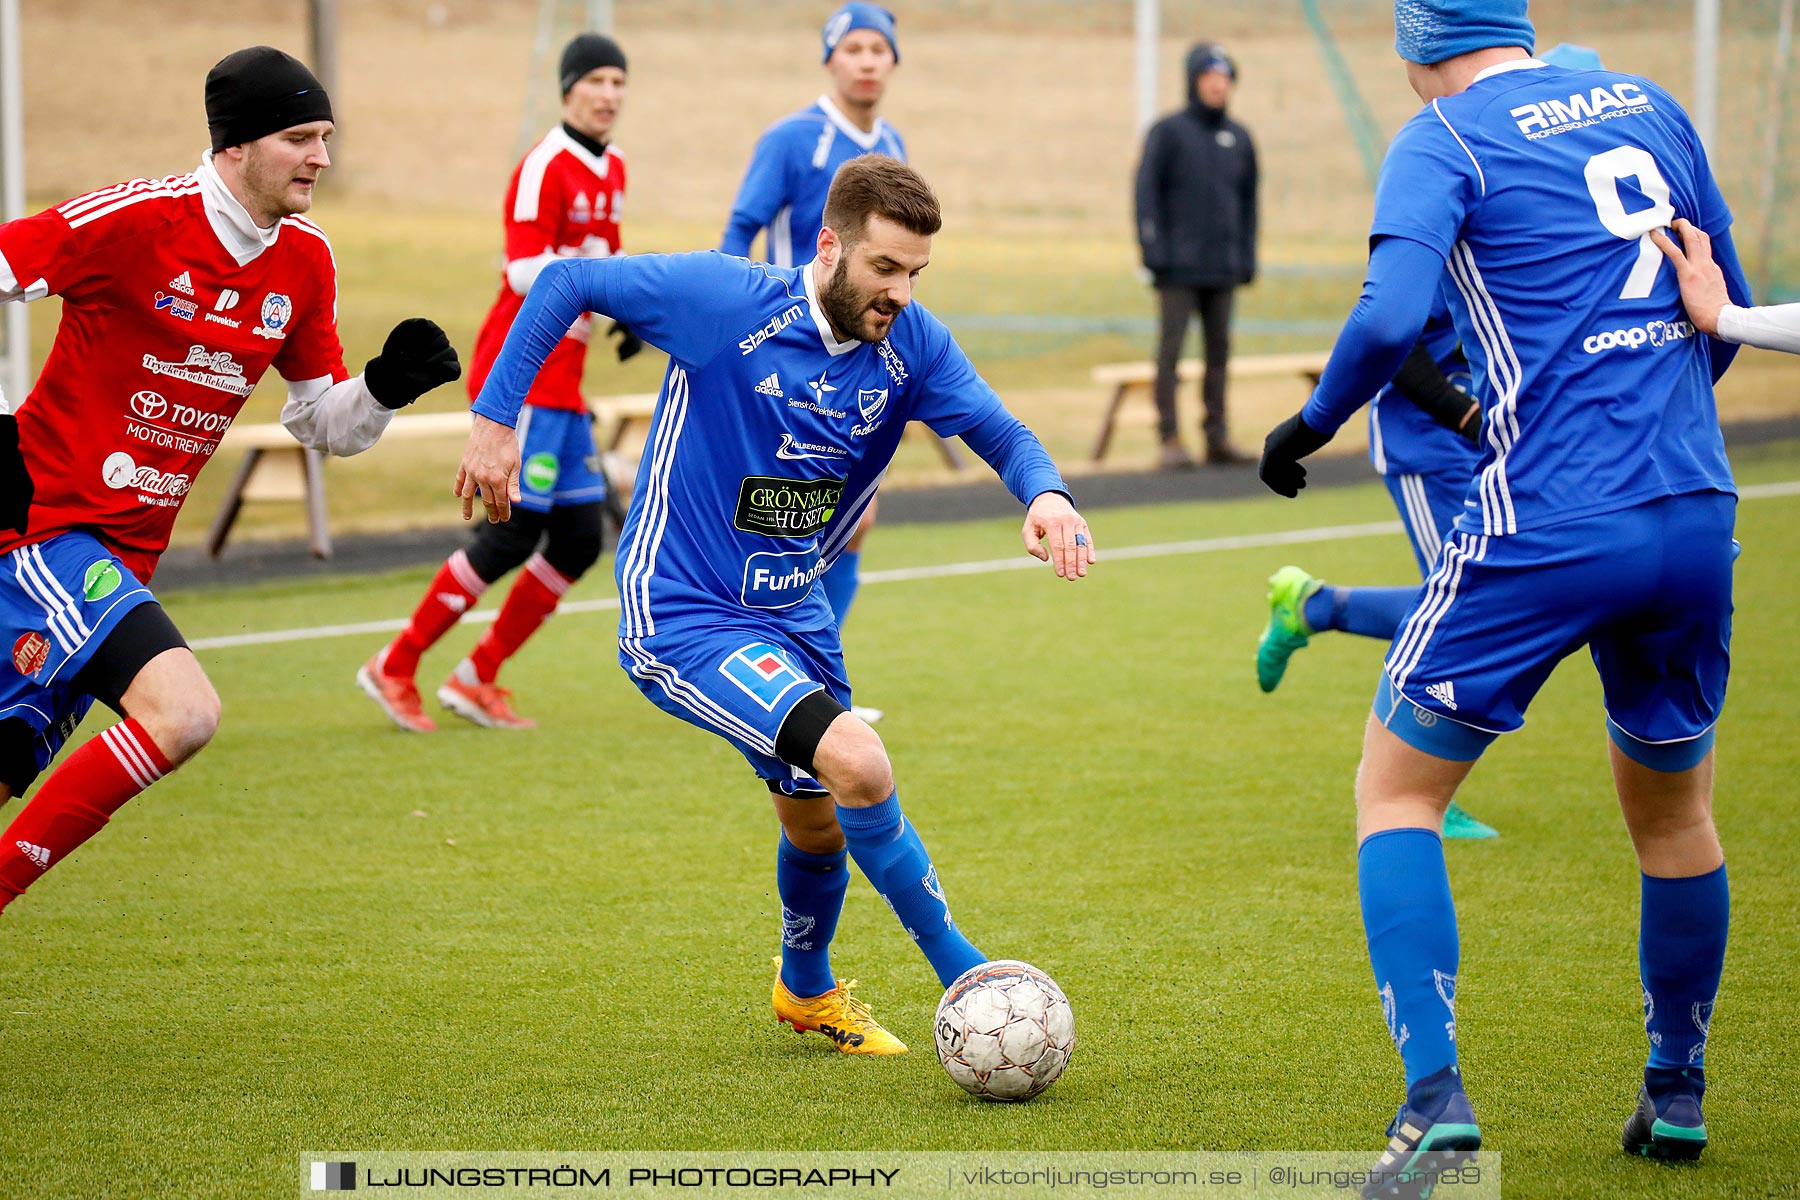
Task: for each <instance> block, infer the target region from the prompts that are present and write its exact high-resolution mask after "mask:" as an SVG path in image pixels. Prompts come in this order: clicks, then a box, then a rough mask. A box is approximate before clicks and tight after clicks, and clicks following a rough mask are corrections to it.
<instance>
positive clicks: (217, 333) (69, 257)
mask: <svg viewBox="0 0 1800 1200" xmlns="http://www.w3.org/2000/svg"><path fill="white" fill-rule="evenodd" d="M206 116H207V124H208V127H209V129H210V132H211V135H212V149H211V150H210V151H209V152H208V153H207V154H206V155H205V157H204V158H203V159H202V160H201V163H200V166H199V168H198V169H197V170H195V171H194V172H193V173H192V174H191V175H174V176H170V177H168V178H166V179H159V180H148V179H138V180H132V181H130V182H128V183H122V184H119V185H117V186H116V187H110V188H104V189H102V190H100V191H98V192H93V193H90V194H89V195H86V196H81V197H78V198H76V199H74V200H70V201H68V202H67V203H64V204H59V205H57V206H56V207H55V208H52V209H48V210H46V211H44V212H41V213H38V214H37V215H36V216H31V217H25V218H23V219H21V220H17V221H13V222H10V223H8V224H5V225H0V301H5V300H27V301H29V300H37V299H41V298H43V297H44V296H47V295H58V296H61V297H62V299H63V314H62V324H61V326H60V327H59V328H58V330H57V333H56V341H55V344H54V345H53V346H52V347H51V351H50V357H49V359H48V361H47V362H46V363H45V364H44V370H43V373H42V374H41V375H39V377H38V381H37V385H36V387H34V388H33V389H32V392H31V395H30V398H29V399H30V403H29V404H26V405H24V406H23V407H22V409H21V411H20V412H19V413H18V415H17V416H13V415H11V414H10V413H8V414H4V415H0V526H3V527H4V528H0V639H4V641H5V644H7V645H10V646H11V647H12V661H11V663H10V664H7V663H5V662H3V661H0V801H4V800H10V799H11V798H12V797H14V796H18V795H20V794H22V793H23V792H24V791H25V790H26V788H27V787H29V786H30V785H31V783H32V781H33V780H34V779H36V777H37V775H38V774H39V773H40V772H41V771H42V770H43V769H44V768H45V767H47V766H49V764H50V762H51V760H52V759H53V758H54V757H55V755H56V753H57V751H58V750H60V749H61V747H62V745H63V743H64V742H65V741H66V740H67V739H68V738H69V736H70V735H71V734H72V733H73V732H74V729H75V726H76V725H77V724H78V723H79V722H80V720H81V718H82V716H83V715H85V714H86V712H87V710H88V708H89V707H90V706H91V705H92V703H93V701H94V700H96V699H98V700H101V701H103V702H104V703H105V704H106V705H107V706H108V707H110V708H112V709H114V710H115V711H117V712H118V713H119V714H120V715H121V716H122V717H123V718H124V719H123V720H121V721H120V722H119V723H118V724H116V725H113V726H112V727H111V728H109V729H107V730H105V731H104V732H102V733H101V734H100V736H99V737H96V738H94V739H93V740H91V741H89V742H88V743H86V744H85V745H83V746H82V747H81V748H80V749H78V750H76V751H75V752H74V753H73V754H71V755H69V757H68V758H67V759H66V760H65V761H64V762H63V763H62V764H61V765H60V766H59V767H57V769H56V770H55V771H53V772H51V774H50V777H49V778H48V779H46V780H45V781H44V785H43V787H41V788H39V789H38V792H37V794H36V795H35V796H34V797H32V799H31V802H30V803H29V804H27V805H26V806H25V808H24V809H23V811H21V812H20V813H19V815H18V816H17V817H16V818H15V819H14V820H13V822H12V823H11V824H10V825H9V826H7V828H6V832H5V834H4V835H3V836H0V908H4V907H5V906H6V905H7V904H8V903H10V902H11V901H12V900H13V899H14V898H15V897H17V896H18V895H19V894H20V893H21V892H23V891H24V890H25V889H26V888H27V887H28V886H30V885H31V884H32V883H33V882H35V881H36V880H37V878H38V877H39V876H40V875H42V874H43V873H44V871H45V870H47V869H48V868H49V867H51V866H52V865H54V864H55V863H57V862H60V861H61V860H62V859H63V858H64V857H66V856H67V855H68V854H69V852H70V851H72V850H73V849H75V847H76V846H79V845H80V844H81V843H82V842H84V841H86V840H87V839H88V838H90V837H92V836H93V835H94V834H95V833H97V832H99V830H100V828H101V827H102V826H104V825H105V824H106V822H107V820H108V819H109V818H110V817H111V815H112V814H113V813H114V812H116V811H118V809H119V807H120V806H121V805H123V804H124V803H125V802H126V801H127V800H129V799H131V797H133V796H135V795H137V794H138V793H139V792H140V791H142V790H143V789H145V788H147V787H149V786H150V785H151V784H152V783H154V782H156V780H158V779H160V778H161V777H162V776H164V775H166V774H167V773H168V772H169V771H171V770H173V769H174V768H175V767H177V766H179V765H180V764H181V763H183V762H185V761H186V760H187V759H189V758H191V757H192V756H193V755H194V754H195V753H197V752H198V751H199V750H200V748H201V747H202V746H204V745H206V743H207V742H208V741H209V740H211V738H212V735H213V732H214V730H215V729H216V728H217V726H218V721H219V698H218V696H217V694H216V693H215V692H214V691H213V688H212V684H211V683H210V682H209V681H208V680H207V678H206V673H205V672H204V671H202V670H201V668H200V664H199V661H198V660H196V659H195V657H194V655H193V653H192V652H191V651H189V650H188V648H187V645H186V643H185V642H184V641H183V640H182V637H181V634H180V633H179V632H178V631H177V630H176V628H175V626H174V623H173V622H171V621H170V620H169V617H168V616H167V614H166V613H164V611H163V609H162V606H161V605H159V604H158V603H157V602H156V598H155V597H154V596H153V595H152V594H151V593H150V590H149V587H148V584H149V582H150V577H151V574H152V573H153V572H154V571H155V569H156V563H157V559H158V558H159V557H160V556H161V554H162V552H163V550H164V549H166V548H167V546H168V542H169V531H170V529H171V528H172V527H173V526H174V523H175V515H176V512H177V511H178V510H179V509H180V507H181V503H182V500H183V498H184V497H185V496H186V495H187V492H188V488H189V485H190V484H191V483H192V482H193V478H194V476H195V474H197V473H198V472H199V470H200V469H201V468H202V467H203V466H205V465H206V462H207V460H208V458H209V457H210V456H211V455H212V453H213V451H215V450H216V449H217V448H218V445H219V438H220V436H221V435H223V433H224V432H225V430H226V428H227V427H229V426H230V424H231V422H232V420H233V419H234V418H235V417H236V416H237V413H238V410H239V409H240V408H241V407H242V406H243V403H244V399H245V397H247V396H248V395H249V394H250V391H251V389H252V388H254V387H255V386H256V382H257V380H258V379H260V378H261V377H262V375H263V373H264V372H265V371H267V370H268V369H269V367H271V366H273V367H274V368H275V369H276V370H277V371H279V372H280V373H281V375H282V377H283V378H285V379H286V380H288V400H287V404H286V405H285V407H283V409H282V413H281V419H282V423H283V424H285V425H286V426H287V427H288V429H289V430H291V431H292V432H293V434H294V436H295V437H297V438H298V439H299V440H300V441H301V442H303V443H305V444H306V445H308V446H311V447H314V448H316V449H319V450H325V451H329V452H331V453H334V454H355V453H356V452H358V451H360V450H364V449H367V448H368V447H369V446H371V445H373V444H374V442H375V440H376V439H377V438H378V437H380V436H381V432H382V430H383V429H385V428H386V427H387V423H388V421H389V420H390V419H391V418H392V416H393V410H394V409H396V408H400V407H402V406H404V405H406V404H409V403H411V402H412V401H413V400H415V399H417V398H418V397H419V396H420V395H421V394H423V393H424V392H426V391H428V390H430V389H431V388H433V387H436V386H437V385H439V384H441V383H448V382H449V381H451V380H453V379H455V378H456V377H457V375H458V374H460V367H459V366H458V364H457V361H456V352H455V351H454V350H452V349H451V347H450V343H449V340H448V339H447V338H445V336H444V333H443V331H442V330H441V329H439V328H438V327H437V326H436V325H435V324H433V323H432V322H430V321H427V320H424V319H423V318H413V319H411V320H407V321H402V322H401V323H400V324H399V325H398V326H396V327H395V328H394V330H393V332H392V333H390V334H389V335H388V338H387V342H386V345H385V346H384V347H383V349H382V352H381V354H380V355H379V356H377V357H376V358H374V359H372V360H370V362H369V363H368V365H367V366H366V367H365V368H364V370H363V373H362V374H361V375H358V376H356V377H354V378H351V377H350V376H349V373H348V372H347V371H346V370H345V369H344V356H343V349H342V347H341V346H340V345H339V344H338V335H337V314H336V308H337V278H336V268H335V267H334V265H333V263H332V258H331V247H330V246H329V244H327V242H326V240H325V235H324V233H322V232H321V231H320V230H319V228H318V226H316V225H314V224H312V223H311V222H309V221H307V220H305V219H304V218H302V217H301V216H300V215H299V214H301V213H304V212H306V211H307V210H308V209H309V208H311V207H312V193H313V185H314V184H315V183H316V182H317V180H318V177H319V172H320V171H322V170H324V169H325V167H326V166H327V164H328V163H329V157H328V155H327V153H326V145H325V143H326V139H327V138H328V137H329V136H330V134H331V131H332V119H331V102H330V100H329V99H328V98H327V96H326V95H325V91H324V89H323V88H321V87H320V86H319V81H318V80H317V79H315V78H314V77H313V74H312V72H310V71H308V70H307V69H306V67H305V66H304V65H302V64H301V63H300V62H299V60H297V59H295V58H292V57H290V56H288V55H286V54H284V53H282V52H281V51H279V50H276V49H274V48H272V47H268V46H257V47H253V48H251V49H248V50H240V51H238V52H237V53H235V54H232V55H229V56H227V57H226V58H224V59H223V60H221V61H220V62H219V63H218V65H217V66H215V67H214V68H213V69H212V71H211V72H210V73H208V75H207V77H206Z"/></svg>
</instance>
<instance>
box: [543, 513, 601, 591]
mask: <svg viewBox="0 0 1800 1200" xmlns="http://www.w3.org/2000/svg"><path fill="white" fill-rule="evenodd" d="M590 510H591V511H590ZM557 516H558V518H559V519H558V520H555V521H553V522H552V523H551V525H550V537H549V539H548V540H547V541H546V542H545V543H544V561H545V562H547V563H549V564H550V566H551V567H552V568H554V569H555V570H556V571H557V573H558V574H560V575H562V576H563V577H564V578H566V579H580V578H581V577H582V576H583V575H585V574H586V573H587V571H588V569H589V568H590V567H592V566H593V565H594V564H595V563H596V562H599V561H600V551H601V550H602V549H603V545H604V544H603V540H602V537H601V529H602V527H603V521H602V516H601V507H600V505H599V504H592V505H588V504H584V505H581V506H579V508H578V509H571V510H570V511H569V512H568V513H567V514H564V513H563V512H561V510H559V511H558V513H557Z"/></svg>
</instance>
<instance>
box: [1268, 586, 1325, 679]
mask: <svg viewBox="0 0 1800 1200" xmlns="http://www.w3.org/2000/svg"><path fill="white" fill-rule="evenodd" d="M1324 586H1325V581H1324V580H1322V579H1314V578H1313V577H1312V576H1311V575H1308V574H1307V573H1306V572H1305V571H1302V570H1301V569H1300V568H1299V567H1291V566H1290V567H1283V568H1281V570H1279V571H1277V572H1275V573H1274V574H1273V575H1271V576H1269V627H1268V628H1267V629H1265V630H1263V635H1262V641H1260V642H1258V643H1257V644H1256V682H1257V685H1258V686H1259V687H1261V688H1262V690H1263V691H1265V692H1272V691H1274V690H1275V689H1276V687H1277V686H1279V685H1280V683H1281V677H1282V676H1283V675H1285V674H1286V673H1287V664H1288V659H1289V658H1291V657H1293V653H1294V651H1296V650H1298V649H1300V648H1301V647H1302V646H1304V645H1306V643H1307V642H1308V641H1309V640H1310V639H1311V637H1312V635H1313V633H1314V630H1312V629H1310V628H1308V627H1307V624H1306V617H1305V616H1304V615H1303V610H1304V608H1305V606H1306V598H1307V597H1308V596H1311V595H1312V594H1313V593H1314V592H1316V591H1318V590H1319V589H1320V588H1322V587H1324Z"/></svg>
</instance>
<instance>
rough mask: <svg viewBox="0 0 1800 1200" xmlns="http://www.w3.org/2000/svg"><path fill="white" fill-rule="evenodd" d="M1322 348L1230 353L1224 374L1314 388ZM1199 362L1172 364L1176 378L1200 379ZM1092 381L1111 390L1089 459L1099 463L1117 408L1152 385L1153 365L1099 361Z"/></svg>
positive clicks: (1322, 357) (1320, 367)
mask: <svg viewBox="0 0 1800 1200" xmlns="http://www.w3.org/2000/svg"><path fill="white" fill-rule="evenodd" d="M1327 357H1328V355H1327V353H1326V352H1325V351H1323V350H1320V351H1316V352H1314V353H1309V354H1252V355H1238V356H1234V357H1233V358H1232V359H1231V361H1230V362H1229V364H1228V365H1227V366H1226V371H1225V373H1226V375H1227V377H1229V378H1231V379H1234V380H1237V379H1279V378H1282V377H1284V376H1295V377H1298V378H1301V379H1304V380H1305V381H1306V382H1307V384H1308V385H1309V386H1313V387H1316V386H1318V383H1319V376H1320V375H1323V374H1324V373H1325V359H1326V358H1327ZM1201 370H1202V366H1201V362H1200V360H1199V359H1197V358H1184V359H1182V360H1181V362H1180V363H1178V364H1176V371H1175V373H1176V378H1177V379H1178V380H1179V381H1180V382H1182V383H1192V382H1194V381H1195V380H1197V379H1199V378H1200V373H1201ZM1093 379H1094V382H1095V383H1097V384H1100V385H1101V386H1103V387H1110V388H1112V389H1113V394H1112V400H1111V401H1110V402H1109V403H1108V404H1107V406H1106V415H1105V416H1104V417H1102V418H1101V420H1100V433H1099V436H1097V437H1096V438H1095V439H1094V452H1093V455H1092V456H1091V457H1092V461H1094V462H1099V461H1100V460H1101V459H1103V458H1105V457H1106V448H1107V447H1108V446H1109V445H1111V443H1112V435H1113V427H1114V426H1115V425H1116V424H1117V423H1118V420H1119V410H1120V409H1122V408H1124V407H1125V401H1126V400H1127V399H1129V398H1130V396H1131V394H1132V393H1133V392H1136V391H1140V390H1141V391H1143V392H1145V393H1149V392H1150V391H1151V390H1152V389H1153V388H1155V386H1156V364H1155V363H1151V362H1129V363H1102V364H1101V365H1100V366H1097V367H1095V368H1094V372H1093Z"/></svg>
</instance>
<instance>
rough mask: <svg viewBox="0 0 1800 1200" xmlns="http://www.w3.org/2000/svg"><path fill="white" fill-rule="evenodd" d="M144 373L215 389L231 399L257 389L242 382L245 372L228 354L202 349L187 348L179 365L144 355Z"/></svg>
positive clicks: (198, 347)
mask: <svg viewBox="0 0 1800 1200" xmlns="http://www.w3.org/2000/svg"><path fill="white" fill-rule="evenodd" d="M144 370H146V371H148V372H150V373H151V374H152V375H167V376H168V377H170V378H171V379H183V380H186V381H187V382H188V383H197V384H199V385H200V386H202V387H209V388H217V389H218V390H219V391H221V392H230V393H231V394H232V395H234V396H248V395H249V394H250V392H251V390H252V389H253V388H255V386H256V385H255V384H254V383H252V382H251V381H250V380H247V379H245V378H244V368H243V367H242V366H241V365H239V363H238V361H237V360H236V359H234V358H232V357H231V351H229V350H208V349H207V348H206V347H205V346H190V347H188V355H187V358H186V359H185V360H184V361H182V362H178V363H174V362H164V361H163V360H162V359H160V358H158V357H156V355H154V354H146V355H144Z"/></svg>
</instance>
